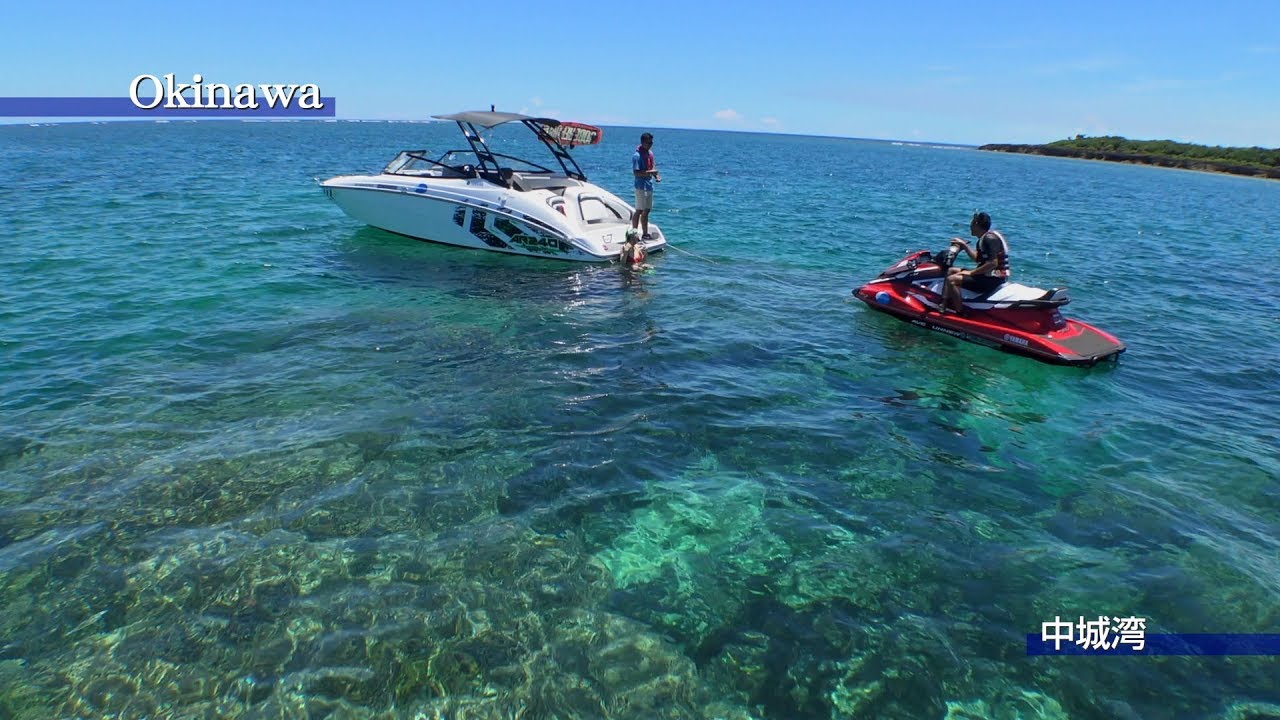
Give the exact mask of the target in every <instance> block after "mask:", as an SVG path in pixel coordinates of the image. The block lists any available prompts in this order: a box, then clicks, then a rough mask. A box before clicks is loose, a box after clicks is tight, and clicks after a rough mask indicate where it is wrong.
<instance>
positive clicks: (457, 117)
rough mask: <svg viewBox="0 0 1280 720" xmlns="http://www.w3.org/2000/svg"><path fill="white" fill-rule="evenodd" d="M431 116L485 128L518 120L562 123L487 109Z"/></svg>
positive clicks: (550, 124)
mask: <svg viewBox="0 0 1280 720" xmlns="http://www.w3.org/2000/svg"><path fill="white" fill-rule="evenodd" d="M431 117H433V118H435V119H437V120H453V121H454V122H465V123H471V124H473V125H479V126H480V127H484V128H491V127H496V126H498V125H501V124H503V123H509V122H515V121H516V120H532V121H533V122H536V123H538V124H539V125H546V126H547V127H555V126H557V125H559V124H560V121H559V120H555V119H553V118H540V117H533V116H531V115H521V114H520V113H509V112H490V111H487V110H468V111H467V112H460V113H454V114H452V115H432V116H431Z"/></svg>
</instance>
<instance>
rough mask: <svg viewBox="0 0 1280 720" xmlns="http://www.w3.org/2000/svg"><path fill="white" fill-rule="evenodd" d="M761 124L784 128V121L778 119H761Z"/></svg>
mask: <svg viewBox="0 0 1280 720" xmlns="http://www.w3.org/2000/svg"><path fill="white" fill-rule="evenodd" d="M760 124H761V125H766V126H768V127H782V121H781V120H779V119H778V118H776V117H767V118H760Z"/></svg>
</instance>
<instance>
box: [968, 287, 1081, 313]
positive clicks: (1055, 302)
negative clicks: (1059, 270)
mask: <svg viewBox="0 0 1280 720" xmlns="http://www.w3.org/2000/svg"><path fill="white" fill-rule="evenodd" d="M964 302H965V304H971V303H977V304H978V305H979V306H986V308H987V309H989V308H995V307H999V308H1030V307H1058V306H1060V305H1066V304H1067V303H1069V302H1071V296H1070V295H1069V294H1068V293H1067V289H1066V288H1049V289H1048V290H1045V289H1043V288H1038V287H1031V286H1030V285H1022V284H1019V283H1014V282H1006V283H1004V284H1002V285H999V286H997V287H996V288H995V289H994V290H992V291H991V292H988V293H985V294H982V295H979V294H976V293H975V294H973V295H972V296H969V295H966V297H965V298H964Z"/></svg>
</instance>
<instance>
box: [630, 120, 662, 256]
mask: <svg viewBox="0 0 1280 720" xmlns="http://www.w3.org/2000/svg"><path fill="white" fill-rule="evenodd" d="M631 171H632V174H633V175H635V177H636V212H635V214H634V215H632V216H631V227H632V228H636V227H639V228H640V231H641V233H642V235H641V236H640V239H641V240H651V239H652V236H651V235H649V211H650V210H652V209H653V183H654V182H655V181H656V182H662V173H660V172H658V166H657V164H655V163H654V161H653V134H652V133H644V134H643V135H641V136H640V146H639V147H637V148H636V153H635V154H634V155H632V156H631Z"/></svg>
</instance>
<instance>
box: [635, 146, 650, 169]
mask: <svg viewBox="0 0 1280 720" xmlns="http://www.w3.org/2000/svg"><path fill="white" fill-rule="evenodd" d="M636 152H638V153H640V170H641V171H642V172H647V171H649V170H652V169H653V151H652V150H645V149H644V146H643V145H637V146H636Z"/></svg>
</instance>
